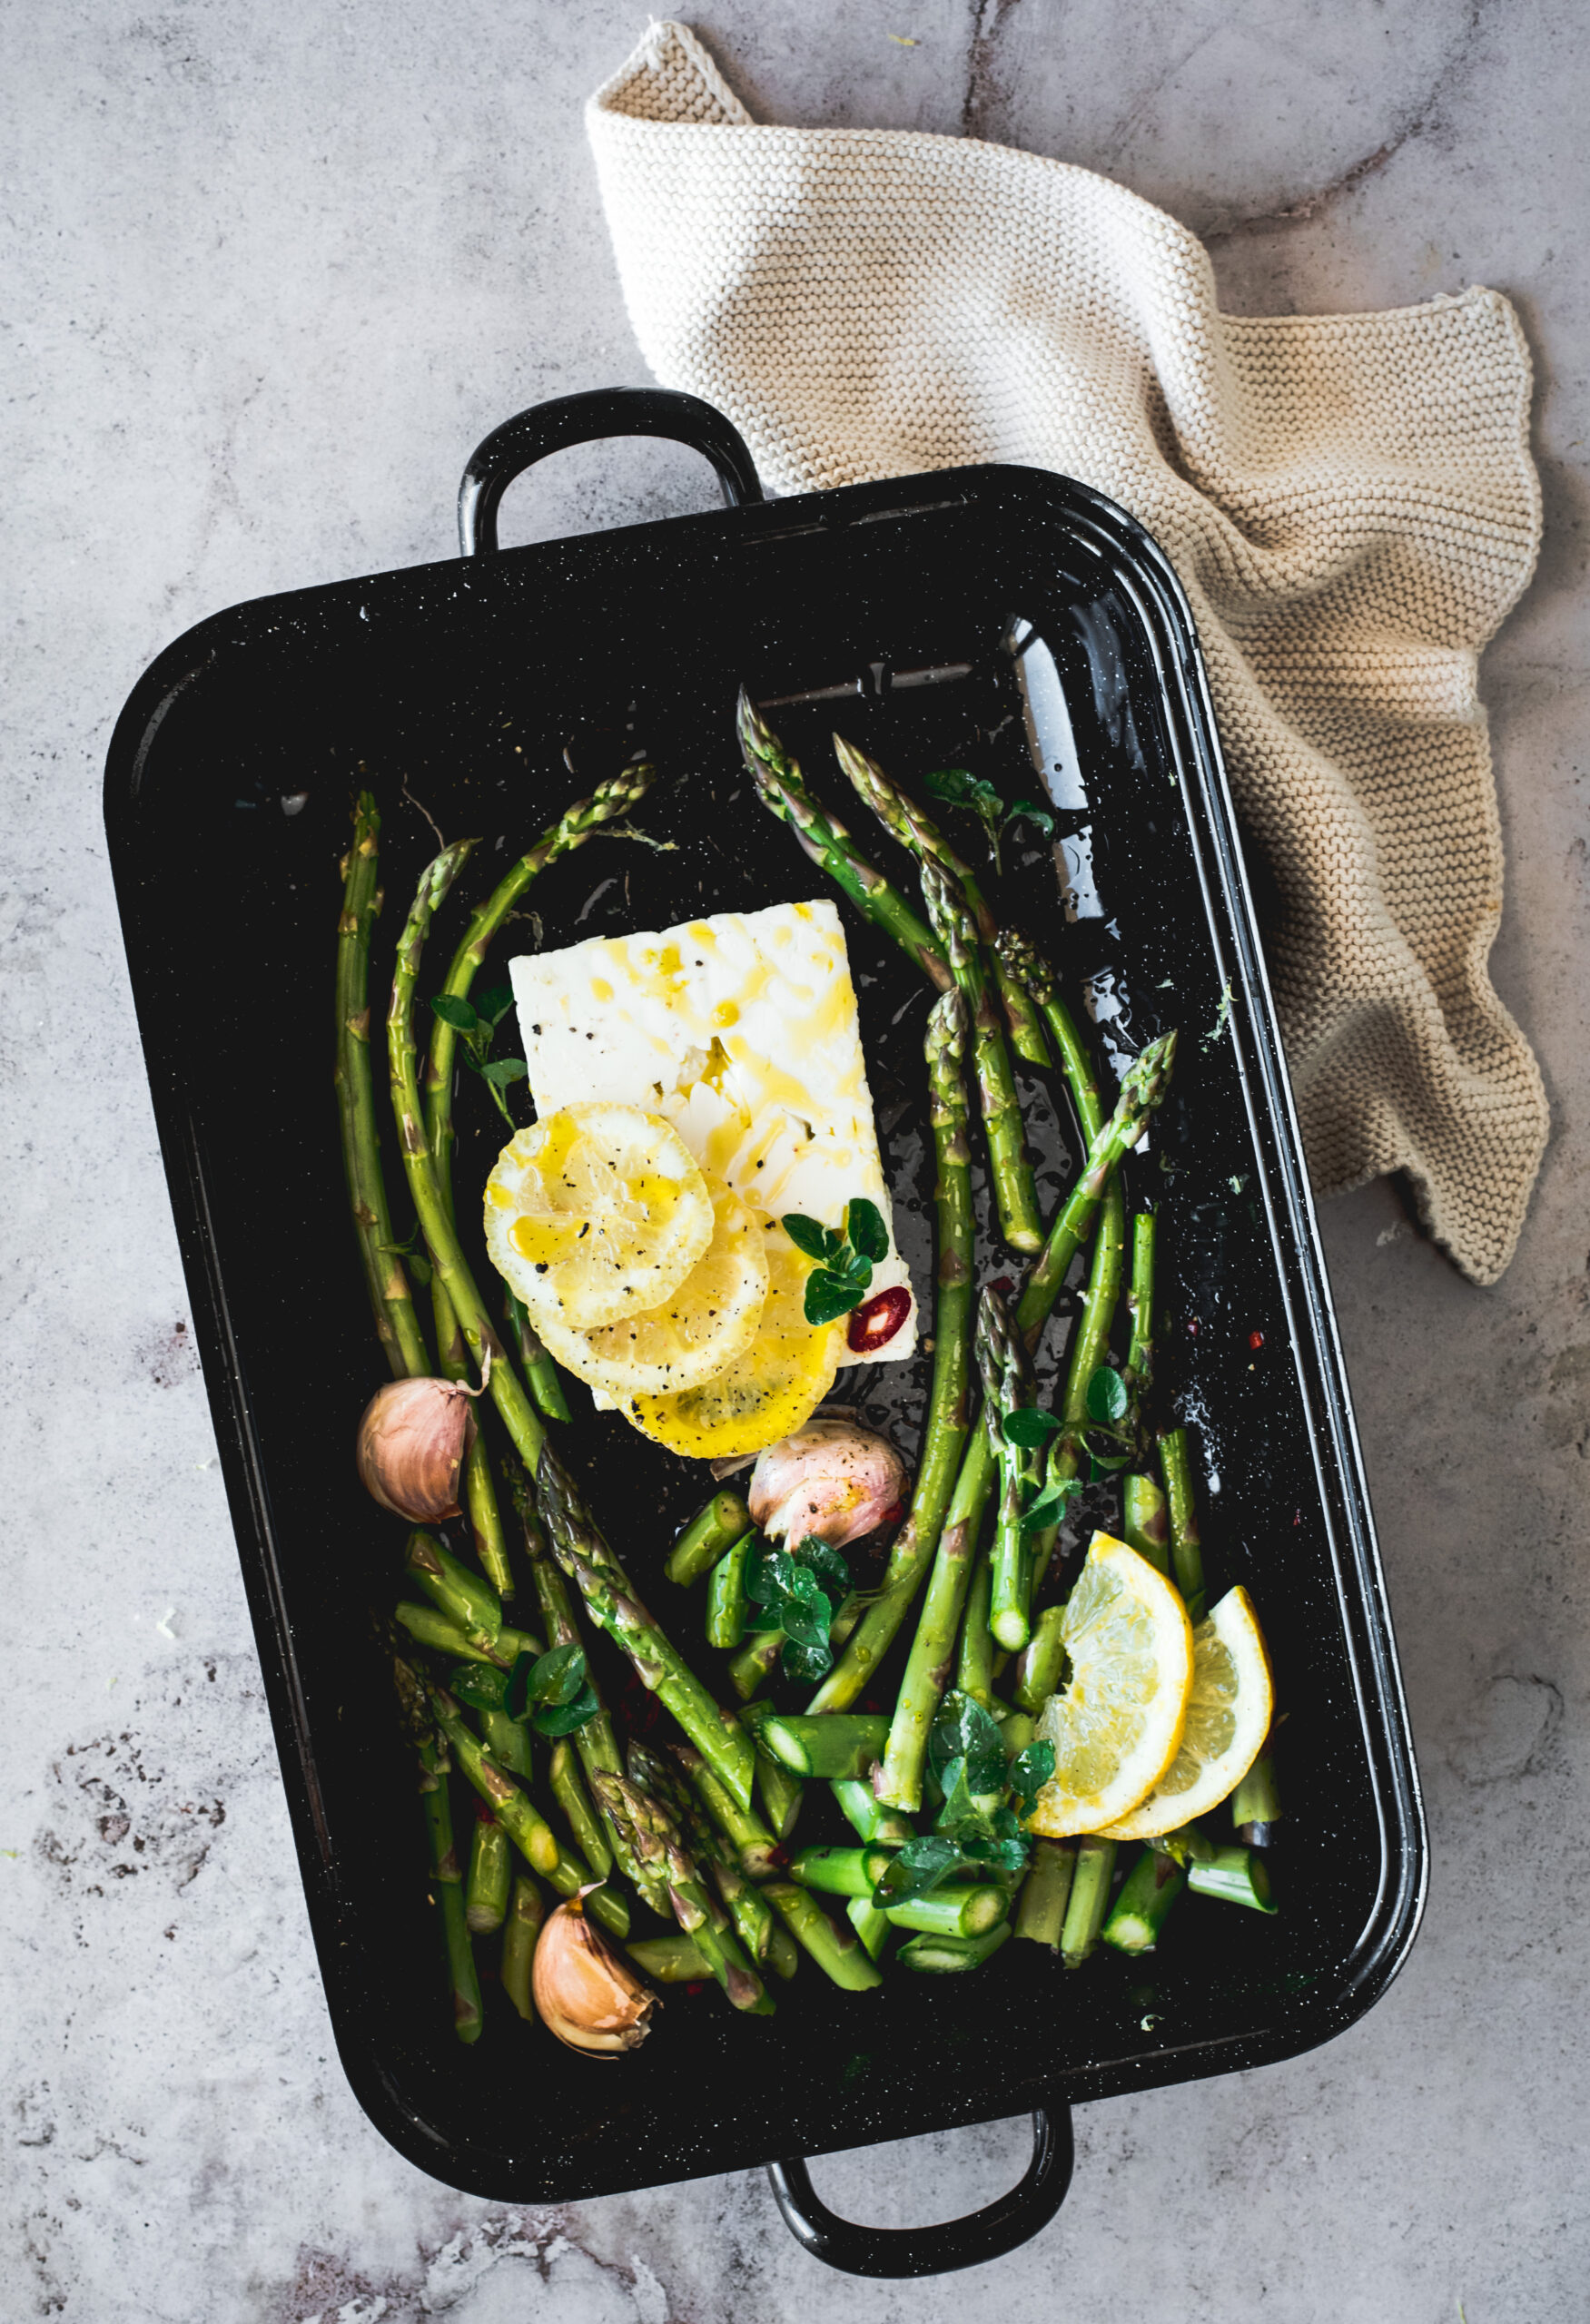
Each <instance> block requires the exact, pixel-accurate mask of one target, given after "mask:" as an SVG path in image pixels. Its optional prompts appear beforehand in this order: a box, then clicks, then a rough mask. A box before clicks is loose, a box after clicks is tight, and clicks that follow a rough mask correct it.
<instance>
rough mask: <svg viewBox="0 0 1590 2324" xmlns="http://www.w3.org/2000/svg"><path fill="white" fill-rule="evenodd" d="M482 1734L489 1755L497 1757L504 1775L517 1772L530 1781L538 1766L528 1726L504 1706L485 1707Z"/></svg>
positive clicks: (519, 1776)
mask: <svg viewBox="0 0 1590 2324" xmlns="http://www.w3.org/2000/svg"><path fill="white" fill-rule="evenodd" d="M480 1735H481V1739H482V1740H483V1741H484V1743H485V1745H486V1749H487V1754H488V1756H489V1758H493V1759H495V1760H496V1762H497V1764H498V1766H499V1768H501V1769H502V1772H503V1774H504V1775H505V1776H517V1777H518V1780H519V1781H520V1783H528V1782H529V1780H530V1777H531V1776H532V1775H533V1774H534V1773H535V1766H534V1762H533V1760H532V1758H531V1756H530V1730H529V1728H528V1727H522V1726H521V1725H520V1724H519V1722H518V1719H517V1718H509V1715H508V1713H507V1712H506V1711H505V1710H483V1711H482V1712H481V1713H480Z"/></svg>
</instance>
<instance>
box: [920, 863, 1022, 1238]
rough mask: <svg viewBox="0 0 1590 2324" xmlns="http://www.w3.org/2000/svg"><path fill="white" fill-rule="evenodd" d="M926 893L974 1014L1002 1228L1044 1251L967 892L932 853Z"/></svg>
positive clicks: (976, 1060)
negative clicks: (935, 860) (1041, 1247)
mask: <svg viewBox="0 0 1590 2324" xmlns="http://www.w3.org/2000/svg"><path fill="white" fill-rule="evenodd" d="M922 895H923V902H924V903H925V904H926V906H927V916H928V918H929V920H930V921H932V922H933V931H934V933H935V934H936V935H937V937H938V939H939V941H940V943H941V944H942V945H943V950H944V956H945V958H946V959H947V960H948V961H949V964H950V971H951V974H952V975H953V978H954V980H955V982H956V983H957V985H959V987H960V989H961V991H962V993H963V996H964V999H965V1002H966V1011H967V1015H968V1016H969V1017H970V1019H971V1020H972V1058H973V1067H974V1069H975V1072H976V1078H977V1094H978V1102H979V1105H980V1107H981V1108H982V1113H983V1136H984V1137H985V1138H986V1139H987V1141H988V1161H989V1172H990V1176H991V1177H992V1178H993V1194H994V1203H995V1206H996V1207H997V1209H998V1211H999V1223H1000V1232H1001V1234H1002V1236H1004V1238H1005V1241H1006V1242H1007V1243H1008V1244H1009V1245H1010V1246H1011V1248H1012V1251H1020V1252H1022V1253H1024V1254H1026V1253H1032V1252H1035V1251H1037V1250H1038V1249H1039V1248H1040V1246H1042V1241H1043V1227H1042V1219H1041V1218H1040V1216H1039V1212H1038V1190H1037V1187H1036V1186H1035V1185H1034V1183H1033V1179H1032V1164H1031V1163H1030V1162H1029V1161H1028V1159H1027V1147H1026V1132H1025V1129H1024V1128H1023V1126H1022V1108H1021V1104H1020V1102H1019V1100H1018V1098H1017V1097H1016V1085H1015V1080H1014V1078H1013V1077H1012V1072H1011V1058H1010V1051H1009V1050H1008V1049H1006V1047H1005V1037H1004V1032H1003V1029H1002V1026H1001V1024H1000V1012H999V1009H998V1007H997V1005H996V1003H995V1000H994V995H993V987H992V986H991V984H990V981H989V975H988V970H987V967H986V965H985V964H984V961H983V953H982V950H981V948H980V947H979V945H978V942H977V931H976V928H975V926H974V924H973V919H972V913H971V908H970V906H969V905H968V903H967V901H966V896H965V891H963V888H962V887H961V885H960V883H959V882H958V881H955V880H953V879H952V878H951V877H950V874H949V873H948V872H946V871H945V870H944V868H943V865H942V864H940V863H936V862H933V859H932V858H931V857H929V858H928V859H927V860H926V861H925V862H923V866H922Z"/></svg>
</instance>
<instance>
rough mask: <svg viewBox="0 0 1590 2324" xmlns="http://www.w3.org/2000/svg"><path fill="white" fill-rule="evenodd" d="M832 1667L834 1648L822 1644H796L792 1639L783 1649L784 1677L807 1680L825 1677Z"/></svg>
mask: <svg viewBox="0 0 1590 2324" xmlns="http://www.w3.org/2000/svg"><path fill="white" fill-rule="evenodd" d="M833 1668H834V1649H833V1648H832V1647H831V1646H829V1645H827V1644H826V1643H825V1644H824V1645H822V1646H798V1645H797V1644H796V1643H795V1640H793V1639H792V1640H790V1642H789V1644H788V1645H787V1646H786V1647H785V1649H784V1675H785V1678H786V1679H797V1680H803V1681H804V1680H808V1679H825V1678H826V1677H827V1676H828V1673H829V1671H830V1670H832V1669H833Z"/></svg>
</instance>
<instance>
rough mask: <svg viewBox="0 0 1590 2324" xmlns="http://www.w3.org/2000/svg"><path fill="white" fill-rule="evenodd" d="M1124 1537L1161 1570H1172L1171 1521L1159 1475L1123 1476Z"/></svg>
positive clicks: (1122, 1522) (1122, 1509)
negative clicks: (1161, 1490)
mask: <svg viewBox="0 0 1590 2324" xmlns="http://www.w3.org/2000/svg"><path fill="white" fill-rule="evenodd" d="M1121 1539H1122V1541H1125V1542H1127V1543H1128V1544H1129V1545H1130V1547H1131V1548H1132V1549H1134V1550H1135V1551H1137V1553H1138V1555H1139V1556H1140V1557H1143V1558H1147V1560H1148V1561H1149V1563H1150V1564H1151V1566H1157V1567H1158V1568H1159V1571H1160V1572H1161V1573H1169V1572H1170V1521H1169V1517H1168V1515H1167V1512H1166V1508H1165V1496H1164V1494H1163V1493H1162V1492H1160V1482H1159V1479H1158V1478H1157V1477H1151V1476H1148V1475H1145V1474H1133V1475H1131V1476H1128V1477H1123V1478H1122V1479H1121Z"/></svg>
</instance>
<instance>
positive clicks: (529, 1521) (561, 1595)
mask: <svg viewBox="0 0 1590 2324" xmlns="http://www.w3.org/2000/svg"><path fill="white" fill-rule="evenodd" d="M512 1484H513V1499H514V1507H515V1508H516V1509H517V1510H518V1517H519V1526H520V1530H521V1532H522V1535H523V1539H524V1545H525V1556H526V1560H527V1561H528V1565H529V1569H530V1582H531V1586H532V1588H533V1589H534V1590H535V1592H536V1598H537V1602H538V1604H539V1606H540V1609H541V1614H542V1618H543V1620H545V1622H546V1624H547V1635H548V1638H549V1640H551V1642H552V1644H553V1645H554V1646H583V1644H584V1643H585V1641H584V1640H583V1639H582V1638H581V1636H580V1631H579V1625H578V1622H577V1621H576V1620H575V1615H574V1606H573V1602H572V1600H570V1598H569V1594H568V1583H567V1582H566V1581H564V1579H563V1575H562V1573H561V1572H560V1571H559V1570H558V1566H557V1564H556V1563H555V1561H554V1560H553V1558H552V1555H551V1552H550V1551H549V1550H548V1546H547V1536H546V1534H545V1533H544V1532H543V1531H542V1530H541V1522H540V1519H539V1517H538V1514H537V1512H536V1504H535V1501H534V1499H533V1498H532V1495H531V1492H530V1488H529V1481H528V1478H527V1477H526V1476H525V1473H524V1472H523V1470H522V1469H521V1470H519V1471H518V1472H517V1473H516V1474H515V1475H514V1478H513V1481H512ZM586 1677H587V1678H588V1680H589V1682H590V1686H591V1691H592V1692H593V1693H594V1694H595V1696H596V1698H597V1709H596V1714H595V1716H594V1717H593V1718H588V1719H587V1721H586V1723H585V1725H584V1726H583V1727H581V1728H577V1729H576V1731H575V1738H574V1743H575V1748H576V1750H577V1751H578V1754H579V1760H580V1765H581V1766H582V1767H583V1768H584V1769H585V1774H586V1781H587V1783H588V1785H590V1787H592V1789H593V1790H594V1789H595V1787H596V1779H597V1776H598V1775H612V1776H617V1775H622V1774H623V1772H624V1761H623V1758H622V1757H621V1756H620V1753H619V1749H618V1738H617V1734H616V1733H615V1731H614V1727H613V1719H612V1715H611V1713H610V1712H609V1710H608V1709H607V1704H606V1702H605V1701H604V1700H603V1699H602V1691H601V1689H600V1687H599V1686H598V1685H597V1679H596V1675H595V1673H594V1672H593V1671H592V1670H591V1669H590V1662H589V1658H587V1663H586ZM597 1812H598V1813H600V1812H601V1811H600V1809H599V1807H598V1811H597ZM603 1824H604V1827H605V1830H606V1833H607V1846H608V1847H609V1848H610V1850H611V1852H612V1854H613V1856H616V1857H617V1865H618V1869H619V1871H620V1872H621V1873H622V1874H623V1875H624V1877H625V1878H626V1880H627V1881H629V1882H630V1884H631V1885H632V1886H634V1887H635V1888H637V1890H638V1891H639V1893H640V1895H641V1896H643V1897H644V1899H645V1900H646V1902H647V1904H648V1905H650V1906H651V1909H652V1911H653V1912H654V1913H656V1914H657V1915H659V1916H660V1917H666V1915H667V1910H668V1897H667V1888H666V1886H664V1883H663V1881H662V1879H661V1878H660V1876H658V1875H657V1874H656V1873H654V1872H653V1871H651V1870H650V1869H649V1867H648V1866H645V1865H643V1864H641V1863H640V1862H639V1860H638V1859H637V1857H636V1856H634V1855H632V1854H631V1853H630V1851H629V1849H628V1846H627V1838H626V1834H625V1832H624V1831H623V1830H621V1829H620V1828H619V1827H618V1826H617V1825H616V1824H614V1823H613V1822H612V1821H611V1820H610V1819H608V1818H607V1817H605V1816H604V1817H603ZM577 1837H578V1835H577ZM592 1860H593V1862H594V1861H595V1858H594V1857H593V1859H592Z"/></svg>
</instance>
